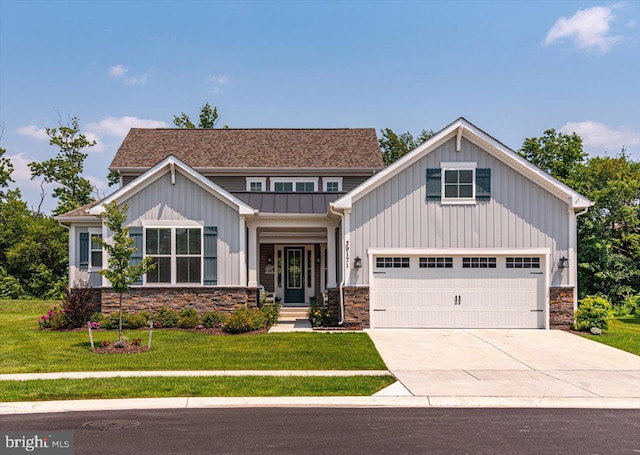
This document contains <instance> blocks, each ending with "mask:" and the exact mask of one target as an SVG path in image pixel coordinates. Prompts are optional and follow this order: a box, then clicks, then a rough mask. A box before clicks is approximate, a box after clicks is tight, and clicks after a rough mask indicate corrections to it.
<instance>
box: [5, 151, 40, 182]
mask: <svg viewBox="0 0 640 455" xmlns="http://www.w3.org/2000/svg"><path fill="white" fill-rule="evenodd" d="M6 157H7V158H9V159H10V160H11V164H13V172H12V173H11V178H12V179H13V180H14V181H15V184H14V185H12V186H15V187H17V188H25V187H26V188H40V181H41V180H42V179H41V178H38V179H36V180H31V169H30V168H29V163H31V162H33V161H36V160H34V159H29V158H27V157H26V156H24V153H17V154H15V155H6Z"/></svg>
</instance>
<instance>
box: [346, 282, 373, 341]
mask: <svg viewBox="0 0 640 455" xmlns="http://www.w3.org/2000/svg"><path fill="white" fill-rule="evenodd" d="M344 313H345V314H344V325H345V326H347V327H348V328H350V329H356V330H362V329H368V328H369V327H371V323H370V320H369V286H345V287H344Z"/></svg>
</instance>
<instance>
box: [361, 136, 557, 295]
mask: <svg viewBox="0 0 640 455" xmlns="http://www.w3.org/2000/svg"><path fill="white" fill-rule="evenodd" d="M442 161H446V162H455V161H467V162H469V161H471V162H476V163H477V167H478V168H490V169H491V199H490V200H489V201H477V202H476V203H475V204H474V205H442V204H441V203H440V202H439V201H427V200H426V188H425V182H426V169H427V168H439V167H440V162H442ZM351 219H352V221H351V230H352V234H351V247H352V250H351V252H352V257H356V256H360V257H361V258H365V257H367V252H368V249H369V248H511V249H513V248H550V249H551V261H552V264H557V262H558V259H559V258H560V257H562V256H565V257H568V247H569V225H570V223H569V211H568V208H567V203H566V202H565V201H563V200H561V199H559V198H558V197H556V196H554V195H552V194H551V193H549V192H548V191H547V190H545V189H544V188H542V187H540V186H539V185H537V184H536V183H534V182H532V181H530V180H529V179H527V178H526V177H524V176H523V175H522V174H520V173H518V172H516V171H514V170H513V169H512V168H511V167H509V166H507V165H505V164H504V163H502V162H501V161H499V160H498V159H496V158H495V157H493V156H492V155H491V154H489V153H488V152H486V151H485V150H483V149H481V148H480V147H478V146H476V145H475V144H473V143H471V142H469V141H468V140H466V139H463V143H462V150H461V151H460V152H456V151H455V139H451V140H450V141H448V142H446V143H445V144H443V145H442V146H440V147H438V148H437V149H435V150H434V151H432V152H431V153H429V154H428V155H427V156H425V157H423V158H422V159H421V160H419V161H417V162H415V163H414V164H413V165H411V166H410V167H408V168H407V169H406V170H404V171H403V172H402V173H400V174H399V175H396V176H395V177H393V178H392V179H390V180H388V181H387V182H385V183H384V184H382V185H380V186H379V187H378V188H376V189H374V190H372V191H371V192H370V193H368V194H366V195H365V196H363V197H362V198H361V199H359V200H357V201H355V202H354V203H353V207H352V217H351ZM552 272H553V273H552V277H551V284H552V285H564V284H568V276H569V274H568V273H566V272H565V273H561V272H558V270H557V268H556V267H555V266H554V267H553V268H552ZM368 276H369V270H368V264H367V261H363V268H362V270H361V271H359V272H358V273H357V278H355V279H354V280H353V281H352V283H351V284H368Z"/></svg>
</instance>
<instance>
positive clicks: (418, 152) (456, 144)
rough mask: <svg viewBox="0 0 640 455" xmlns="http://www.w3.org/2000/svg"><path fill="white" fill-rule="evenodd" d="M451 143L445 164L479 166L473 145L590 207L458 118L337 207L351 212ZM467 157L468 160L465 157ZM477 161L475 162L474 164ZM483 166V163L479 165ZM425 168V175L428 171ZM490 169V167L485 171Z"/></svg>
mask: <svg viewBox="0 0 640 455" xmlns="http://www.w3.org/2000/svg"><path fill="white" fill-rule="evenodd" d="M448 142H450V143H451V144H452V145H451V149H452V150H453V151H454V153H452V154H450V155H448V157H447V158H446V162H452V163H455V162H470V163H477V159H478V157H479V156H480V155H482V154H480V155H478V156H468V155H465V153H464V151H465V147H466V149H469V147H468V144H473V145H475V146H477V147H478V148H479V150H482V151H483V152H484V153H485V154H487V155H489V156H492V157H493V158H495V159H496V160H498V161H499V162H501V163H503V164H505V165H506V166H508V167H509V168H511V169H513V171H515V172H517V173H518V174H520V175H522V176H523V177H524V178H526V179H528V180H531V181H532V182H533V183H535V184H536V185H538V186H540V187H542V188H544V189H545V190H546V191H548V192H549V193H551V194H553V195H554V196H555V197H557V198H559V199H561V200H562V201H564V202H565V203H566V204H568V205H569V206H570V207H572V208H574V209H581V208H587V207H590V206H591V205H592V204H591V202H590V201H589V200H588V199H587V198H585V197H584V196H582V195H580V194H579V193H577V192H576V191H574V190H572V189H571V188H569V187H568V186H567V185H565V184H563V183H562V182H560V181H559V180H557V179H555V178H554V177H552V176H550V175H549V174H547V173H545V172H544V171H542V170H540V169H538V168H537V167H536V166H534V165H533V164H531V163H529V162H528V161H527V160H525V159H524V158H522V157H521V156H519V155H518V154H517V153H515V152H514V151H513V150H511V149H509V148H508V147H506V146H505V145H504V144H502V143H500V142H499V141H497V140H496V139H494V138H493V137H491V136H489V135H488V134H487V133H485V132H484V131H482V130H480V129H479V128H477V127H476V126H475V125H473V124H471V123H469V122H468V121H466V120H465V119H463V118H460V119H458V120H457V121H455V122H454V123H452V124H450V125H449V126H447V127H446V128H444V129H443V130H442V131H440V132H439V133H437V134H436V135H435V136H433V137H432V138H431V139H429V140H428V141H426V142H425V143H424V144H422V145H421V146H419V147H417V148H416V149H414V150H413V151H412V152H410V153H408V154H407V155H405V156H404V157H402V158H401V159H400V160H398V161H396V162H395V163H393V164H392V165H391V166H389V167H387V168H386V169H384V170H383V171H381V172H380V173H378V174H377V175H375V176H373V177H372V178H370V179H369V180H368V181H366V182H365V183H364V184H362V185H360V186H359V187H357V188H355V189H354V190H353V191H350V192H349V193H347V194H345V195H344V196H343V197H342V198H340V199H338V200H337V201H336V202H335V203H334V204H333V206H334V208H337V209H348V208H350V207H351V206H352V204H353V203H354V202H355V201H357V200H358V199H360V198H362V197H364V196H365V195H366V194H368V193H369V192H371V191H373V190H374V189H375V188H377V187H378V186H380V185H382V184H384V183H385V182H387V181H389V180H390V179H392V178H394V177H395V176H397V175H399V174H401V173H402V172H405V171H406V170H407V169H408V168H409V167H410V166H412V165H413V164H414V163H415V162H417V161H419V160H421V159H422V158H424V157H425V156H428V155H429V154H431V153H433V152H434V151H435V150H438V149H439V148H440V147H441V146H443V145H444V144H446V143H448ZM465 157H466V158H465ZM474 160H475V161H474ZM443 162H444V161H443V160H441V161H440V162H438V163H435V162H434V163H433V164H432V166H431V169H436V168H441V167H442V163H443ZM477 166H478V167H480V166H481V165H480V164H477ZM426 169H429V168H425V169H424V170H423V172H426ZM486 169H490V168H486Z"/></svg>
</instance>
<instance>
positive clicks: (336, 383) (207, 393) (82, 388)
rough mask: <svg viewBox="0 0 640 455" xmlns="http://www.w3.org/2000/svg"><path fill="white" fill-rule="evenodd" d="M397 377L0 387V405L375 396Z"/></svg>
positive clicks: (61, 382)
mask: <svg viewBox="0 0 640 455" xmlns="http://www.w3.org/2000/svg"><path fill="white" fill-rule="evenodd" d="M394 382H395V379H394V378H393V377H392V376H388V375H386V376H345V377H328V376H324V377H293V376H289V377H276V376H236V377H233V376H223V377H195V378H191V377H151V378H148V377H142V378H102V379H56V380H35V381H0V402H3V401H4V402H8V401H48V400H89V399H108V398H160V397H277V396H290V397H291V396H370V395H373V394H374V393H376V392H377V391H379V390H381V389H383V388H384V387H386V386H388V385H390V384H393V383H394Z"/></svg>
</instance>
